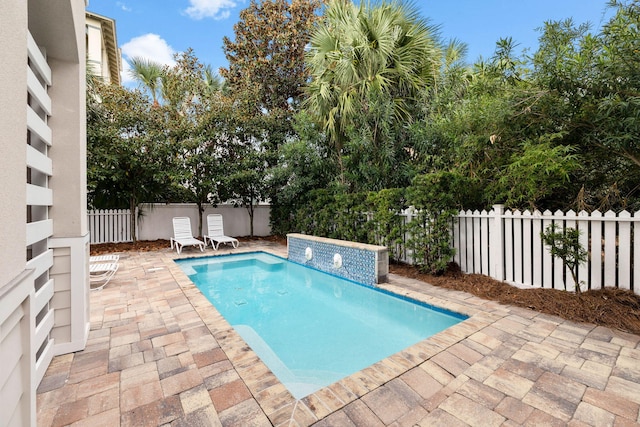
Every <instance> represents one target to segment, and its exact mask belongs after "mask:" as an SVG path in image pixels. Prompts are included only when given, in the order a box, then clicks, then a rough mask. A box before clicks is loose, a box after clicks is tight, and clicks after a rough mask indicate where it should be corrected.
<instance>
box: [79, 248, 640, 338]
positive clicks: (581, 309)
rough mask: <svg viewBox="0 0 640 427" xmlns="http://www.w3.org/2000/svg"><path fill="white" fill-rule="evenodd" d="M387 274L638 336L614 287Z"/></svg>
mask: <svg viewBox="0 0 640 427" xmlns="http://www.w3.org/2000/svg"><path fill="white" fill-rule="evenodd" d="M238 240H240V241H249V240H253V241H255V240H263V241H268V242H275V243H280V244H282V245H286V244H287V242H286V239H285V238H282V237H276V236H270V237H255V238H248V237H247V238H242V237H239V238H238ZM168 247H169V241H168V240H154V241H139V242H136V243H105V244H99V245H91V255H99V254H104V253H112V252H127V251H136V252H143V251H155V250H159V249H167V248H168ZM389 271H390V272H391V273H393V274H397V275H400V276H405V277H411V278H414V279H418V280H421V281H423V282H427V283H430V284H432V285H434V286H441V287H443V288H449V289H455V290H458V291H463V292H468V293H470V294H473V295H476V296H478V297H480V298H484V299H487V300H493V301H498V302H500V303H502V304H508V305H513V306H518V307H523V308H527V309H530V310H535V311H538V312H542V313H547V314H552V315H556V316H559V317H562V318H563V319H567V320H571V321H574V322H588V323H595V324H596V325H602V326H607V327H610V328H612V329H618V330H621V331H625V332H630V333H633V334H636V335H640V295H636V294H634V293H633V292H631V291H625V290H621V289H615V288H605V289H599V290H591V291H588V292H583V293H582V294H580V295H576V294H574V293H572V292H565V291H561V290H555V289H539V288H538V289H519V288H516V287H514V286H511V285H508V284H506V283H504V282H500V281H497V280H494V279H492V278H490V277H487V276H483V275H480V274H463V273H461V272H460V271H459V269H457V268H456V266H455V265H452V266H451V268H450V269H449V271H447V272H446V273H445V274H443V275H441V276H432V275H429V274H424V273H420V272H419V271H418V270H417V269H416V268H415V267H413V266H410V265H406V264H390V265H389Z"/></svg>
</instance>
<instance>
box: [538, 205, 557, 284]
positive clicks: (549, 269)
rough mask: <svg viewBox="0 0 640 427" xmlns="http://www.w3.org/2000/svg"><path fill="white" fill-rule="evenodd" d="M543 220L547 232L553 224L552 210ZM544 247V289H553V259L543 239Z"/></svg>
mask: <svg viewBox="0 0 640 427" xmlns="http://www.w3.org/2000/svg"><path fill="white" fill-rule="evenodd" d="M542 215H543V219H542V230H543V231H545V232H546V231H547V227H549V226H550V225H551V224H553V213H551V211H550V210H546V211H544V213H543V214H542ZM540 243H541V245H542V250H543V252H542V268H543V274H542V287H543V288H553V287H554V286H553V257H552V256H551V251H550V249H549V247H548V246H546V245H544V243H543V242H542V239H541V240H540Z"/></svg>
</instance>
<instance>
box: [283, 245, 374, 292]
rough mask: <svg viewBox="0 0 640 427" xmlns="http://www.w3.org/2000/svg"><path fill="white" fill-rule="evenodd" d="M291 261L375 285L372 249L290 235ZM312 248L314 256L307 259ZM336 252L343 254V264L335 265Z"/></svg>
mask: <svg viewBox="0 0 640 427" xmlns="http://www.w3.org/2000/svg"><path fill="white" fill-rule="evenodd" d="M287 240H288V244H289V261H293V262H295V263H298V264H302V265H307V266H309V267H312V268H315V269H317V270H321V271H325V272H327V273H331V274H334V275H336V276H340V277H344V278H345V279H349V280H353V281H354V282H358V283H363V284H365V285H375V284H376V283H377V277H376V253H375V252H373V251H370V250H365V249H358V248H350V247H345V246H340V245H336V244H332V243H325V242H317V241H314V240H306V239H301V238H297V237H288V239H287ZM307 248H311V251H312V254H313V257H312V258H311V259H310V260H307V258H306V256H305V252H306V249H307ZM335 254H340V255H341V256H342V266H341V267H340V268H335V267H334V262H333V257H334V255H335Z"/></svg>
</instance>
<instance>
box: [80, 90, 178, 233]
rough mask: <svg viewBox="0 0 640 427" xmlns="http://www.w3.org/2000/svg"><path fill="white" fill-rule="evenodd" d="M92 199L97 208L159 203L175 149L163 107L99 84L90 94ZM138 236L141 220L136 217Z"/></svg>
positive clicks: (139, 95)
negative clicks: (168, 139) (169, 141)
mask: <svg viewBox="0 0 640 427" xmlns="http://www.w3.org/2000/svg"><path fill="white" fill-rule="evenodd" d="M87 103H89V104H90V105H89V108H87V182H88V193H89V194H88V196H89V197H88V199H89V203H90V205H91V206H93V207H96V208H123V207H128V208H129V209H130V210H131V212H132V213H134V212H136V209H137V208H138V207H139V205H140V204H141V203H144V202H149V201H152V202H154V201H158V200H159V199H161V194H163V192H165V191H166V187H167V183H168V182H171V179H172V177H171V171H172V168H171V167H170V165H171V147H170V146H169V144H167V142H166V139H165V138H164V135H163V126H162V121H161V118H160V117H159V114H158V113H157V109H153V108H151V106H150V105H149V103H148V101H147V100H146V99H145V97H144V96H143V95H142V93H141V92H139V91H130V90H127V89H125V88H123V87H120V86H117V85H105V84H98V85H96V91H95V93H90V94H88V96H87ZM131 230H132V238H133V240H134V241H135V240H136V239H137V237H136V218H135V215H131Z"/></svg>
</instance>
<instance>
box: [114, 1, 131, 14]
mask: <svg viewBox="0 0 640 427" xmlns="http://www.w3.org/2000/svg"><path fill="white" fill-rule="evenodd" d="M116 6H118V7H119V8H120V9H122V10H124V11H125V12H131V8H130V7H129V6H127V5H126V4H124V3H123V2H121V1H119V2H116Z"/></svg>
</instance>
